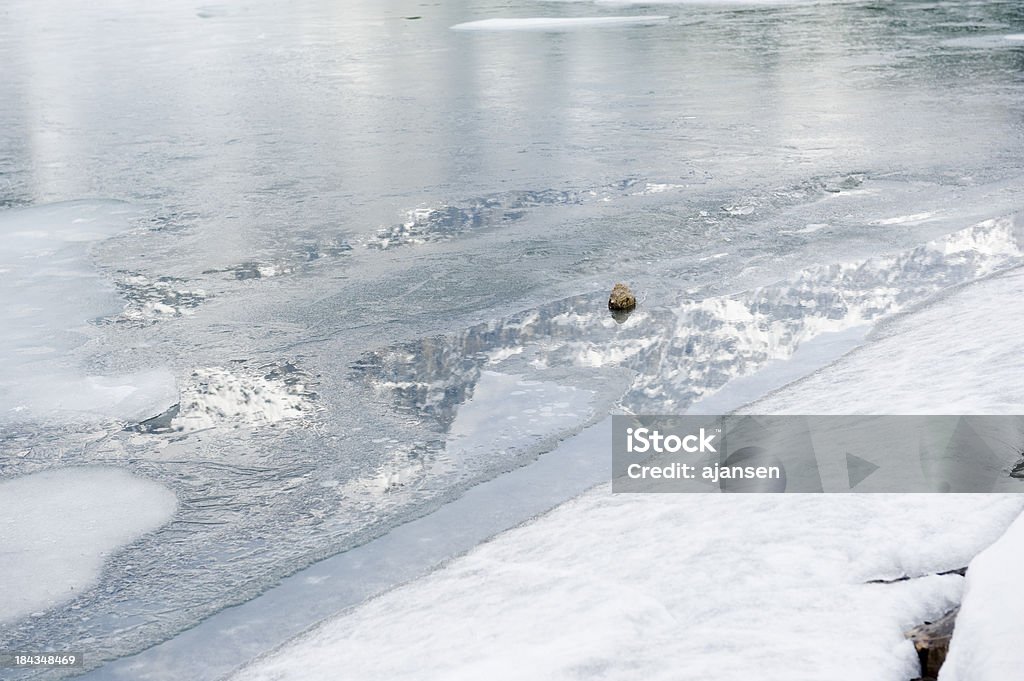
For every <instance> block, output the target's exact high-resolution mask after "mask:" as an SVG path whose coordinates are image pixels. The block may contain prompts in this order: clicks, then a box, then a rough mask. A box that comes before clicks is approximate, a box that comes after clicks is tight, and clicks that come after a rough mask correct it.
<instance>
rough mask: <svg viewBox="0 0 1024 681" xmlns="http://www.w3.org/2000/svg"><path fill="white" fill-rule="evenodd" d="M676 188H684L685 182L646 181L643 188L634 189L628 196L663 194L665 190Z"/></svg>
mask: <svg viewBox="0 0 1024 681" xmlns="http://www.w3.org/2000/svg"><path fill="white" fill-rule="evenodd" d="M678 189H686V185H685V184H671V183H659V182H648V183H646V184H645V185H644V188H643V189H641V190H640V191H635V192H632V193H631V194H630V196H647V195H649V194H664V193H665V192H672V191H676V190H678Z"/></svg>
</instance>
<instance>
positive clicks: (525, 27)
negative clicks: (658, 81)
mask: <svg viewBox="0 0 1024 681" xmlns="http://www.w3.org/2000/svg"><path fill="white" fill-rule="evenodd" d="M666 21H668V17H667V16H660V15H655V16H634V17H530V18H524V19H481V20H480V21H467V22H465V23H461V24H455V25H454V26H452V30H453V31H569V30H573V29H577V28H592V27H610V26H649V25H652V24H661V23H664V22H666Z"/></svg>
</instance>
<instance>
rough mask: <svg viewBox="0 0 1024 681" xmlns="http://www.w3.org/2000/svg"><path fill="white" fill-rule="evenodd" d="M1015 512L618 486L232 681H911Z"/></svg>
mask: <svg viewBox="0 0 1024 681" xmlns="http://www.w3.org/2000/svg"><path fill="white" fill-rule="evenodd" d="M1021 503H1022V502H1021V501H1020V500H1019V499H1017V498H1015V497H1012V496H995V495H992V496H980V495H979V496H954V495H946V496H942V497H938V496H925V495H914V496H909V497H908V496H896V495H893V496H889V495H872V496H856V495H849V496H812V495H793V496H785V495H778V496H774V495H735V496H725V495H714V496H709V495H697V496H689V495H617V496H612V495H610V494H609V490H608V487H607V486H602V487H600V488H597V489H596V490H594V491H592V492H590V493H588V494H586V495H584V496H583V497H580V498H578V499H576V500H575V501H573V502H570V503H568V504H566V505H564V506H561V507H559V508H558V509H556V510H555V511H553V512H552V513H550V514H549V515H547V516H545V517H542V518H540V519H539V520H537V521H535V522H533V523H532V524H529V525H526V526H523V527H520V528H518V529H515V530H512V531H510V532H507V533H505V534H503V535H501V536H500V537H498V538H497V539H495V540H494V541H491V542H489V543H487V544H483V545H481V546H479V547H478V548H477V549H475V550H474V551H472V552H470V553H469V554H468V555H466V556H464V557H462V558H460V559H458V560H457V561H455V562H453V563H451V564H449V565H448V566H447V567H445V568H443V569H441V570H439V571H437V572H435V573H433V574H432V575H430V576H428V577H426V578H423V579H421V580H418V581H416V582H413V583H411V584H408V585H406V586H404V587H401V588H399V589H396V590H394V591H392V592H389V593H387V594H385V595H383V596H381V597H380V598H377V599H375V600H373V601H370V602H368V603H366V604H364V605H363V606H361V607H359V608H357V609H356V610H354V611H351V612H350V613H346V614H344V615H342V616H340V617H337V618H335V619H332V620H329V621H327V622H326V623H324V624H323V625H321V626H320V627H318V628H316V629H314V630H313V631H311V632H309V633H307V634H305V635H304V636H302V637H301V638H299V639H297V640H295V641H294V642H292V643H290V644H288V645H286V646H284V647H283V648H281V649H279V650H278V651H276V652H274V653H272V654H270V655H269V656H267V657H266V658H264V659H260V660H257V661H256V662H255V663H253V664H252V665H250V666H249V667H247V668H243V669H242V670H240V671H239V672H238V673H237V674H236V675H235V676H234V677H233V678H234V679H235V680H236V681H242V680H245V681H257V680H270V679H275V680H278V681H281V680H287V679H296V680H298V679H302V680H303V681H318V680H320V679H323V680H328V679H335V678H337V676H338V674H339V670H344V671H343V675H344V676H345V677H346V678H354V679H362V680H363V681H371V680H373V679H388V680H389V681H397V680H401V679H417V680H422V679H446V680H453V679H480V678H486V679H494V680H499V679H510V680H511V679H522V678H543V679H579V678H602V679H638V678H643V679H651V680H652V681H656V680H658V679H672V680H674V681H680V680H682V681H698V680H699V681H705V680H706V679H715V681H748V680H749V679H751V678H757V679H760V680H762V681H811V680H813V681H820V679H825V678H833V677H834V676H835V673H836V670H837V669H840V670H842V673H841V675H842V678H843V679H847V680H848V681H859V680H863V681H868V680H870V681H905V680H906V679H908V678H912V677H913V676H914V673H915V665H916V656H915V653H914V650H913V647H912V645H911V644H910V643H909V642H908V641H906V640H904V638H903V633H902V632H903V631H904V630H905V629H908V628H910V627H911V626H912V625H914V624H916V623H918V622H920V621H921V620H923V619H925V618H928V617H934V616H937V615H939V614H941V613H942V612H943V611H944V610H945V609H947V608H948V607H950V606H951V605H953V604H954V603H955V602H956V601H957V599H958V598H959V596H960V588H961V584H962V580H961V579H960V578H959V577H926V578H923V579H918V580H910V581H907V582H902V583H897V584H891V585H877V584H865V583H864V582H866V581H867V580H870V579H873V578H878V577H894V576H898V575H900V574H910V575H921V574H925V573H928V572H930V571H933V570H940V569H945V568H951V567H956V566H958V565H963V564H964V563H966V561H967V560H968V559H969V558H970V556H972V555H974V553H975V552H977V551H978V550H980V549H981V548H982V547H983V546H985V545H986V544H988V543H989V542H991V541H992V540H994V539H995V538H996V537H997V536H998V535H999V533H1000V532H1001V529H1002V528H1003V527H1005V526H1006V524H1008V523H1009V522H1011V520H1012V518H1013V517H1014V516H1015V514H1016V513H1018V512H1019V510H1020V508H1021Z"/></svg>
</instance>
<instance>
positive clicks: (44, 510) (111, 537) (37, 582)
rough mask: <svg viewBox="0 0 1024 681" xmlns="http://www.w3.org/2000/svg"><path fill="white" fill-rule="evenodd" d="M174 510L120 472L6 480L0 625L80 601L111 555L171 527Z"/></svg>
mask: <svg viewBox="0 0 1024 681" xmlns="http://www.w3.org/2000/svg"><path fill="white" fill-rule="evenodd" d="M176 508H177V499H176V498H175V496H174V494H173V493H172V492H171V491H170V490H169V489H167V488H165V487H164V486H163V485H160V484H158V483H155V482H152V481H150V480H146V479H144V478H139V477H137V476H134V475H131V474H130V473H128V472H126V471H124V470H121V469H118V468H108V467H94V466H87V467H75V468H61V469H55V470H49V471H44V472H42V473H33V474H31V475H25V476H21V477H17V478H12V479H9V480H3V481H0V546H3V550H0V574H2V575H3V579H2V580H0V623H2V622H9V621H12V620H15V619H18V618H20V617H24V616H26V615H31V614H33V613H35V612H37V611H41V610H45V609H48V608H51V607H54V606H55V605H58V604H60V603H63V602H65V601H68V600H71V599H73V598H75V597H77V596H79V595H80V594H81V593H82V592H83V591H84V590H85V589H87V588H88V587H89V586H90V585H92V584H93V583H94V582H95V581H96V579H97V578H98V577H99V575H100V571H101V569H102V566H103V562H104V560H106V558H107V557H108V556H109V555H110V554H111V553H112V552H113V551H115V550H116V549H118V548H119V547H121V546H124V545H125V544H128V543H130V542H132V541H134V540H135V539H137V538H138V537H140V536H141V535H143V534H145V533H146V532H150V531H152V530H155V529H157V528H158V527H160V526H161V525H163V524H164V523H166V522H167V521H168V520H170V518H171V516H172V515H173V514H174V511H175V509H176Z"/></svg>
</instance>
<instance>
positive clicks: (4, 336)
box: [0, 201, 177, 423]
mask: <svg viewBox="0 0 1024 681" xmlns="http://www.w3.org/2000/svg"><path fill="white" fill-rule="evenodd" d="M136 215H137V211H136V210H135V209H133V208H132V207H131V206H129V205H128V204H124V203H121V202H117V201H71V202H67V203H58V204H52V205H47V206H39V207H34V208H25V209H15V210H8V211H4V212H2V213H0V240H2V241H3V244H4V246H3V249H0V356H2V357H3V358H4V362H3V363H2V364H0V423H3V422H5V421H15V420H21V421H24V420H32V419H42V418H50V417H54V416H55V415H57V414H61V415H62V417H63V418H67V417H68V416H69V415H74V416H75V417H76V418H97V417H99V418H122V419H126V420H134V419H138V418H144V417H145V416H151V415H153V414H155V413H159V412H160V411H161V410H163V409H165V408H166V407H167V406H169V405H170V404H172V403H173V402H174V400H175V399H176V397H177V395H176V392H175V386H174V379H173V376H172V375H171V374H170V373H169V372H168V371H166V370H164V369H149V370H144V371H129V372H125V373H123V374H120V375H108V376H97V375H90V374H89V373H88V372H86V371H84V370H83V369H82V368H81V367H80V366H77V365H76V364H75V362H74V361H73V359H71V358H70V357H69V354H70V353H72V352H73V351H74V350H76V349H77V348H79V347H81V346H83V345H85V344H86V343H87V342H88V341H89V340H90V339H95V338H96V337H97V336H98V333H97V329H96V328H95V327H94V326H90V325H89V322H90V321H92V320H95V319H98V318H100V317H103V316H105V315H109V314H111V313H117V312H118V311H120V309H121V308H122V307H123V301H122V300H120V299H119V298H118V297H117V295H116V293H115V291H114V288H113V286H112V285H110V283H109V282H107V281H105V280H104V279H103V278H102V277H101V276H100V275H99V274H98V273H97V272H96V270H95V268H94V267H93V266H92V264H91V263H90V261H89V258H88V252H87V248H88V246H89V244H90V243H92V242H95V241H99V240H102V239H105V238H108V237H110V236H112V235H114V234H117V233H119V232H122V231H124V230H126V229H127V228H128V227H129V221H130V219H131V218H132V217H135V216H136Z"/></svg>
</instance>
